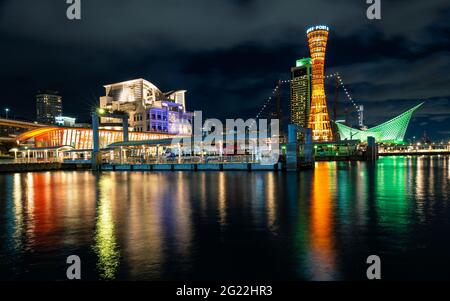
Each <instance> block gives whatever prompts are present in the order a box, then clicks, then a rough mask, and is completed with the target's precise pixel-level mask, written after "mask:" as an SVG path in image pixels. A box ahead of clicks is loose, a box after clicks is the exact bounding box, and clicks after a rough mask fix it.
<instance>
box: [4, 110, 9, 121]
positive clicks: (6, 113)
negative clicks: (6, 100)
mask: <svg viewBox="0 0 450 301" xmlns="http://www.w3.org/2000/svg"><path fill="white" fill-rule="evenodd" d="M8 112H9V108H5V116H6V119H8Z"/></svg>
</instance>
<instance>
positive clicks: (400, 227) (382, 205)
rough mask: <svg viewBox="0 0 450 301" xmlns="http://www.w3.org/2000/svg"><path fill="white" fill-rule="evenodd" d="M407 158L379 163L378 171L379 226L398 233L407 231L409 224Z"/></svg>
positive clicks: (376, 185)
mask: <svg viewBox="0 0 450 301" xmlns="http://www.w3.org/2000/svg"><path fill="white" fill-rule="evenodd" d="M409 164H410V162H408V159H407V158H405V157H394V158H391V157H387V158H383V159H381V160H380V161H379V162H378V165H377V170H376V179H377V180H376V184H375V193H376V207H377V212H378V218H379V221H378V223H379V225H381V226H388V227H389V228H390V229H391V230H394V231H396V232H403V231H404V230H406V228H405V227H406V226H407V224H408V211H409V210H408V209H409V205H410V204H409V202H408V191H407V169H408V165H409Z"/></svg>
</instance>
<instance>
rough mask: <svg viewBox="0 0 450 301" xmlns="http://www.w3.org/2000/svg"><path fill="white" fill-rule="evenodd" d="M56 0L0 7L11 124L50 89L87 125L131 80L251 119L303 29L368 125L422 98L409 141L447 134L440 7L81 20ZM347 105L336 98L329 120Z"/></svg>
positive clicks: (239, 10)
mask: <svg viewBox="0 0 450 301" xmlns="http://www.w3.org/2000/svg"><path fill="white" fill-rule="evenodd" d="M65 2H66V1H65V0H39V1H36V0H4V1H2V0H0V41H1V42H0V53H1V56H0V58H1V64H0V78H1V81H0V82H1V86H2V95H1V104H2V107H9V108H10V109H11V113H10V114H12V115H14V116H16V117H22V118H28V119H34V118H35V99H34V95H35V93H36V91H37V90H39V89H56V90H59V91H60V92H61V94H62V95H63V106H64V114H65V115H68V116H75V117H78V119H79V121H84V120H88V116H89V112H90V110H91V108H92V107H93V106H95V104H96V102H98V98H99V97H100V96H102V95H103V94H104V89H103V85H104V84H109V83H114V82H119V81H124V80H129V79H134V78H141V77H142V78H145V79H147V80H149V81H151V82H152V83H154V84H155V85H156V86H158V87H159V88H160V89H161V90H163V91H169V90H175V89H186V90H188V94H187V105H188V109H189V110H202V111H203V112H204V115H206V116H207V117H211V118H213V117H214V118H220V119H224V118H250V117H255V115H256V114H257V112H258V111H259V109H260V107H261V106H262V104H263V103H264V101H265V99H266V98H267V97H268V96H270V94H271V91H272V89H273V88H274V86H275V83H276V81H277V80H278V79H289V77H290V68H291V67H292V66H293V65H295V61H296V59H298V58H301V57H305V56H309V50H308V48H307V44H306V33H305V31H306V29H307V27H308V26H309V25H316V24H325V25H328V26H329V27H330V29H331V32H330V40H329V43H328V52H327V62H326V71H325V72H326V74H331V73H334V72H337V71H338V72H340V73H341V75H342V78H343V80H344V82H345V84H346V85H347V87H348V89H349V91H350V92H351V94H352V96H353V97H354V99H355V100H356V102H358V103H360V104H364V105H365V107H366V114H365V115H366V123H368V124H369V125H373V124H376V123H378V122H382V121H386V120H387V119H389V118H392V117H394V116H395V115H398V114H400V113H402V112H403V111H405V110H407V109H409V108H410V107H412V106H414V105H415V104H418V103H420V102H421V101H425V102H426V103H425V106H424V107H422V109H420V110H419V111H418V112H417V113H416V115H415V117H414V119H413V120H412V123H411V126H410V128H409V130H408V133H407V137H412V136H417V137H420V136H422V135H423V133H424V131H426V132H427V134H428V135H429V136H431V137H432V138H435V139H441V138H447V137H450V1H448V0H441V1H438V0H420V1H411V0H398V1H394V0H381V2H382V20H368V19H367V18H366V9H367V4H366V1H365V0H351V1H350V0H349V1H344V0H315V1H312V0H311V1H303V0H276V1H268V0H189V1H188V0H127V1H124V0H82V20H81V21H69V20H68V19H67V18H66V9H67V6H68V5H67V4H66V3H65ZM327 84H328V87H329V92H330V93H329V94H328V100H329V103H330V102H331V100H332V99H333V90H332V88H331V87H332V86H333V84H334V83H333V82H332V81H331V82H327ZM283 99H284V101H285V102H286V103H287V102H288V87H286V91H285V97H284V98H283ZM348 105H349V102H348V101H347V100H346V99H345V98H344V94H343V93H341V94H340V98H339V112H340V113H341V114H340V116H339V117H341V118H344V116H343V115H342V112H343V109H344V108H345V107H346V106H348ZM330 111H331V108H330ZM1 112H2V113H3V108H2V111H1Z"/></svg>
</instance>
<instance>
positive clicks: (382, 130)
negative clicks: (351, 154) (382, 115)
mask: <svg viewBox="0 0 450 301" xmlns="http://www.w3.org/2000/svg"><path fill="white" fill-rule="evenodd" d="M422 105H423V103H421V104H419V105H417V106H415V107H414V108H412V109H410V110H408V111H406V112H405V113H403V114H401V115H399V116H397V117H395V118H393V119H391V120H389V121H386V122H385V123H383V124H380V125H378V126H376V127H373V128H370V129H367V130H359V129H354V128H351V127H348V126H346V125H344V124H342V123H339V122H336V125H337V127H338V130H339V134H340V136H341V140H360V141H367V137H370V136H371V137H374V138H375V139H376V141H377V142H385V143H402V142H403V139H404V138H405V133H406V129H407V128H408V125H409V121H410V120H411V116H412V114H413V113H414V112H415V111H416V110H417V109H418V108H420V107H421V106H422Z"/></svg>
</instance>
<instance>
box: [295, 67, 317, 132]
mask: <svg viewBox="0 0 450 301" xmlns="http://www.w3.org/2000/svg"><path fill="white" fill-rule="evenodd" d="M311 67H312V61H311V59H310V58H303V59H300V60H298V61H297V62H296V66H295V67H293V68H292V69H291V72H292V82H291V123H292V124H295V125H297V126H300V127H302V128H307V127H308V121H309V112H310V108H311ZM298 135H299V136H298V139H303V136H302V134H301V133H299V134H298Z"/></svg>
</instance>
